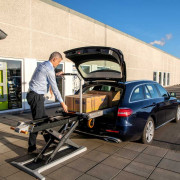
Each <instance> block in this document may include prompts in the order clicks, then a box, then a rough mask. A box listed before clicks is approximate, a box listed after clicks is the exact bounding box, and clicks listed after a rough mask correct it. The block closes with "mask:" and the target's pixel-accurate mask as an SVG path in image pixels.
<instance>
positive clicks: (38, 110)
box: [26, 91, 47, 150]
mask: <svg viewBox="0 0 180 180" xmlns="http://www.w3.org/2000/svg"><path fill="white" fill-rule="evenodd" d="M26 98H27V102H28V104H29V105H30V107H31V113H32V117H33V120H37V119H40V118H44V117H47V115H46V113H45V108H44V95H43V94H37V93H35V92H34V91H30V92H28V93H27V96H26ZM37 135H38V133H30V135H29V141H28V145H29V148H28V150H31V149H36V138H37Z"/></svg>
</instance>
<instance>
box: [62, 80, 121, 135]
mask: <svg viewBox="0 0 180 180" xmlns="http://www.w3.org/2000/svg"><path fill="white" fill-rule="evenodd" d="M122 93H123V88H122V87H118V86H113V85H105V84H103V83H102V84H98V85H97V84H95V85H89V86H86V87H85V88H83V95H82V100H83V101H82V102H83V108H82V109H83V113H82V114H83V117H84V121H82V122H81V123H80V125H79V127H78V129H80V130H82V131H86V132H87V131H88V132H91V133H94V132H96V133H101V131H102V132H103V131H104V129H107V128H113V127H115V124H116V117H117V110H118V104H119V101H120V98H121V96H122ZM77 101H78V102H77ZM72 103H73V107H72ZM66 104H67V106H68V107H70V108H71V110H72V111H73V112H74V113H78V112H79V94H76V95H72V96H66ZM87 107H88V108H87ZM90 107H91V108H90ZM90 124H91V126H90Z"/></svg>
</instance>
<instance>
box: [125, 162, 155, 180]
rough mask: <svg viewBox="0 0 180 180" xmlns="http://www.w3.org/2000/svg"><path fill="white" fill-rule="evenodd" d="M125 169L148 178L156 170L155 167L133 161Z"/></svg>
mask: <svg viewBox="0 0 180 180" xmlns="http://www.w3.org/2000/svg"><path fill="white" fill-rule="evenodd" d="M124 170H125V171H127V172H130V173H133V174H137V175H139V176H143V177H146V178H147V177H148V176H149V175H150V174H151V173H152V171H153V170H154V167H153V166H149V165H145V164H142V163H137V162H132V163H131V164H129V165H128V166H127V167H126V168H125V169H124Z"/></svg>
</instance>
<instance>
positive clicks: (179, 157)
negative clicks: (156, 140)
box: [165, 151, 180, 161]
mask: <svg viewBox="0 0 180 180" xmlns="http://www.w3.org/2000/svg"><path fill="white" fill-rule="evenodd" d="M165 158H166V159H171V160H174V161H180V151H168V153H167V154H166V156H165Z"/></svg>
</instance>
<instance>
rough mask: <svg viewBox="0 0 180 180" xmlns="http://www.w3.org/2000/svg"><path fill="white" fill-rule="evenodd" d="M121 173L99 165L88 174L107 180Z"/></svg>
mask: <svg viewBox="0 0 180 180" xmlns="http://www.w3.org/2000/svg"><path fill="white" fill-rule="evenodd" d="M119 171H120V170H119V169H116V168H113V167H110V166H107V165H104V164H98V165H97V166H95V167H94V168H93V169H91V170H90V171H88V172H87V174H89V175H92V176H95V177H97V178H100V179H103V180H106V179H112V178H113V177H114V176H116V175H117V174H118V172H119Z"/></svg>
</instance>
